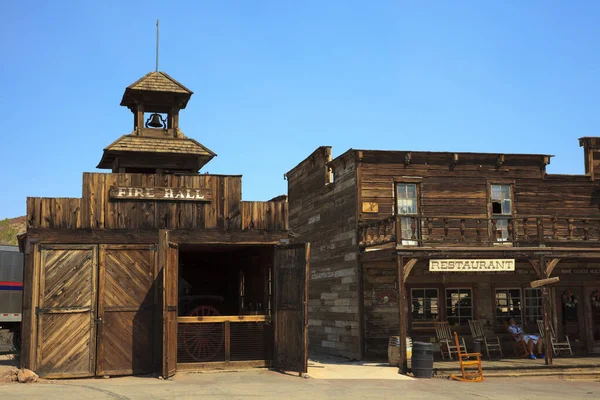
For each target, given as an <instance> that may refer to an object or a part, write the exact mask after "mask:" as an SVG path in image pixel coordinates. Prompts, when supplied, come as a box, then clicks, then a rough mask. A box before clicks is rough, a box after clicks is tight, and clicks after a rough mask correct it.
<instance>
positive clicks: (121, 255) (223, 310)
mask: <svg viewBox="0 0 600 400" xmlns="http://www.w3.org/2000/svg"><path fill="white" fill-rule="evenodd" d="M191 95H192V92H191V91H190V90H189V89H187V88H186V87H185V86H183V85H182V84H180V83H179V82H177V81H176V80H174V79H173V78H171V77H170V76H169V75H167V74H166V73H164V72H158V71H156V72H151V73H149V74H147V75H145V76H144V77H142V78H141V79H140V80H138V81H136V82H135V83H133V84H132V85H130V86H129V87H127V88H126V90H125V93H124V95H123V99H122V102H121V105H122V106H125V107H128V108H129V109H130V110H131V111H132V113H133V117H134V118H133V120H134V124H133V131H132V132H131V134H128V135H123V136H121V137H120V138H118V139H117V140H116V141H114V142H113V143H111V144H110V145H109V146H108V147H106V148H105V149H104V153H103V156H102V159H101V161H100V163H99V165H98V168H101V169H109V170H110V171H111V172H109V173H84V174H83V185H82V187H83V191H82V197H81V198H28V199H27V233H26V234H25V235H22V236H21V237H20V247H21V249H22V251H23V252H24V253H25V269H24V302H23V345H22V355H21V360H22V366H23V367H26V368H29V369H32V370H34V371H36V372H37V373H38V374H39V375H40V376H42V377H47V378H62V377H65V378H66V377H86V376H107V375H109V376H110V375H131V374H150V373H159V374H161V375H163V376H165V377H168V376H172V375H173V374H174V373H175V372H176V371H177V370H184V369H207V368H219V369H223V368H230V367H233V368H240V367H260V366H263V367H264V366H274V367H277V368H279V369H283V370H288V371H296V372H299V373H303V372H306V368H307V321H308V320H307V314H306V303H307V301H306V297H307V290H308V280H307V274H308V259H309V251H310V250H309V249H310V247H309V244H308V243H294V244H289V235H288V230H287V212H288V205H287V198H286V197H285V196H280V197H278V198H275V199H273V200H271V201H267V202H255V201H252V202H251V201H242V200H241V184H242V178H241V176H239V175H212V174H204V173H203V174H200V173H199V171H200V169H201V168H202V167H203V166H204V165H205V164H206V163H207V162H209V161H210V160H211V159H212V158H213V157H214V156H215V154H214V153H213V152H212V151H210V150H209V149H207V148H206V147H205V146H203V145H202V144H200V143H198V142H197V141H195V140H193V139H191V138H188V137H186V136H185V135H184V134H183V132H182V131H181V130H180V128H179V111H180V110H182V109H184V108H185V107H186V105H187V102H188V100H189V99H190V97H191Z"/></svg>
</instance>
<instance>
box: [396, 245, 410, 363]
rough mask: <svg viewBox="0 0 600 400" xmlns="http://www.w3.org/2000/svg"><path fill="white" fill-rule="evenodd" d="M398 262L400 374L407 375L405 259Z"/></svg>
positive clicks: (398, 257) (400, 257) (397, 260)
mask: <svg viewBox="0 0 600 400" xmlns="http://www.w3.org/2000/svg"><path fill="white" fill-rule="evenodd" d="M396 262H397V267H398V278H397V279H398V321H399V330H400V332H399V336H400V355H399V357H398V361H399V365H398V366H399V368H400V372H401V373H403V374H405V373H406V372H407V370H408V360H407V357H406V325H407V323H408V321H407V316H406V304H407V303H406V286H405V284H404V257H402V256H399V255H397V256H396Z"/></svg>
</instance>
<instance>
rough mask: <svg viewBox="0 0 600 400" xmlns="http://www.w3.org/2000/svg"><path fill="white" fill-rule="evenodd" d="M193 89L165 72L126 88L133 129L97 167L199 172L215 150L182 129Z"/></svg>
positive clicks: (123, 102) (124, 103)
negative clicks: (182, 115)
mask: <svg viewBox="0 0 600 400" xmlns="http://www.w3.org/2000/svg"><path fill="white" fill-rule="evenodd" d="M192 94H193V92H192V91H191V90H189V89H188V88H186V87H185V86H183V85H182V84H181V83H179V82H177V81H176V80H175V79H173V78H171V77H170V76H169V75H167V74H166V73H164V72H160V71H154V72H150V73H148V74H146V75H145V76H143V77H142V78H140V79H139V80H137V81H136V82H134V83H132V84H131V85H129V86H128V87H127V88H126V89H125V93H124V94H123V99H122V100H121V105H122V106H124V107H127V108H129V110H131V112H132V113H133V131H132V132H131V134H129V135H123V136H121V137H120V138H119V139H117V140H116V141H114V142H113V143H111V144H110V145H108V147H106V148H105V149H104V154H103V155H102V160H100V163H99V164H98V167H97V168H102V169H111V170H112V172H138V173H149V174H155V173H198V171H199V170H200V169H201V168H202V167H203V166H204V165H205V164H206V163H207V162H209V161H210V160H211V159H212V158H213V157H214V156H216V154H215V153H213V152H212V151H210V150H209V149H207V148H206V147H204V146H203V145H202V144H200V143H198V142H197V141H195V140H194V139H191V138H187V137H186V136H185V135H184V134H183V132H181V130H180V129H179V111H180V110H183V109H185V107H186V106H187V103H188V101H189V100H190V97H191V96H192Z"/></svg>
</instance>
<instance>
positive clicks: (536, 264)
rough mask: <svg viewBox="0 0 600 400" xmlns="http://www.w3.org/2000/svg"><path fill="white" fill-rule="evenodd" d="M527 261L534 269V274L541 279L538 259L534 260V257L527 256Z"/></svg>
mask: <svg viewBox="0 0 600 400" xmlns="http://www.w3.org/2000/svg"><path fill="white" fill-rule="evenodd" d="M527 261H529V264H531V267H532V268H533V270H534V271H535V274H536V275H537V277H538V278H540V279H541V278H542V273H541V271H540V261H539V260H536V259H534V258H528V259H527Z"/></svg>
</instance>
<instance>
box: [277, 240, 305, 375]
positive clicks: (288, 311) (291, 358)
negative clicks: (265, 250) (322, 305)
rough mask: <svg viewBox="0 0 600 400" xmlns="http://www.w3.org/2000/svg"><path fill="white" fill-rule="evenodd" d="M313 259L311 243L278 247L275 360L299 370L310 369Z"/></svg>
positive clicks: (289, 368)
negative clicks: (308, 367)
mask: <svg viewBox="0 0 600 400" xmlns="http://www.w3.org/2000/svg"><path fill="white" fill-rule="evenodd" d="M309 259H310V245H309V244H308V243H306V244H304V243H301V244H294V245H289V246H279V247H277V248H276V249H275V260H274V263H273V282H274V287H273V294H274V308H273V310H274V315H273V317H274V320H273V324H274V327H275V332H274V338H275V356H274V360H273V363H274V365H275V367H277V368H279V369H282V370H286V371H295V372H299V373H306V372H307V360H308V306H307V303H308V273H309V266H308V260H309Z"/></svg>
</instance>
